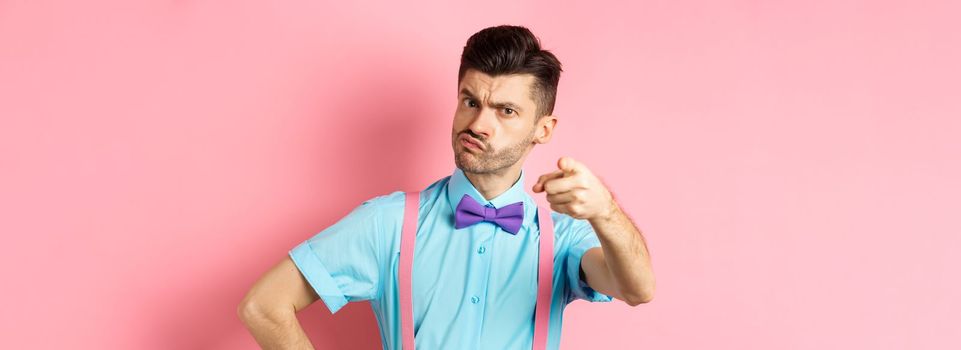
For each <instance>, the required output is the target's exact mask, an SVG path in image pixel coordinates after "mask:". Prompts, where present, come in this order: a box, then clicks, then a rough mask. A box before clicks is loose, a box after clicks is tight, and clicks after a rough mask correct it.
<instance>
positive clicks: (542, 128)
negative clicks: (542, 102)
mask: <svg viewBox="0 0 961 350" xmlns="http://www.w3.org/2000/svg"><path fill="white" fill-rule="evenodd" d="M555 126H557V117H555V116H553V115H545V116H543V117H541V118H540V119H539V120H538V121H537V125H534V129H535V130H534V143H548V142H550V141H551V136H553V135H554V127H555Z"/></svg>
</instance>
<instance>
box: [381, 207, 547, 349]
mask: <svg viewBox="0 0 961 350" xmlns="http://www.w3.org/2000/svg"><path fill="white" fill-rule="evenodd" d="M419 203H420V193H419V192H407V193H406V196H405V198H404V224H403V226H402V229H401V238H400V267H399V271H398V275H397V279H398V282H399V286H398V287H399V288H400V290H399V292H400V321H401V327H400V333H401V339H403V347H402V349H403V350H415V348H414V303H413V300H412V296H411V294H412V289H411V283H412V277H413V274H412V266H413V264H414V241H415V238H416V233H417V216H418V210H419ZM537 219H538V220H537V223H538V225H540V230H541V236H540V242H539V243H538V262H537V306H536V308H535V309H534V345H533V350H539V349H547V327H548V321H549V320H550V313H551V295H552V294H551V287H552V285H553V282H554V222H553V220H551V216H550V212H549V211H546V210H542V209H541V206H537Z"/></svg>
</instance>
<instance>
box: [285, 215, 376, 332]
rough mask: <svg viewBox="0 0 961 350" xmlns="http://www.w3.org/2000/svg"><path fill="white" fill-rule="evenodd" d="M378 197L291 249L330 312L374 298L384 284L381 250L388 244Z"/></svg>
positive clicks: (293, 258) (292, 258) (296, 263)
mask: <svg viewBox="0 0 961 350" xmlns="http://www.w3.org/2000/svg"><path fill="white" fill-rule="evenodd" d="M376 200H377V198H374V199H371V200H367V201H365V202H364V203H362V204H361V205H359V206H357V207H356V208H354V210H352V211H351V212H350V213H349V214H347V215H346V216H345V217H343V218H342V219H340V220H339V221H338V222H337V223H335V224H333V225H331V226H329V227H327V228H326V229H324V230H323V231H321V232H319V233H317V234H316V235H314V236H313V237H310V238H309V239H307V240H305V241H303V242H301V243H300V244H298V245H297V246H295V247H294V248H293V249H291V250H290V251H289V252H288V255H289V256H290V258H291V260H293V261H294V264H295V265H296V266H297V269H298V270H300V273H301V274H302V275H303V276H304V279H306V280H307V282H308V283H309V284H310V286H311V288H313V289H314V291H315V292H317V295H318V296H319V297H320V298H321V299H322V300H323V301H324V304H326V305H327V308H328V309H329V310H330V312H331V313H336V312H337V310H340V308H342V307H343V306H344V305H346V304H347V303H348V302H351V301H362V300H369V299H372V298H374V297H375V296H376V295H377V293H378V292H379V290H378V288H380V287H381V286H380V283H379V282H380V276H381V270H382V269H381V265H382V264H381V261H380V260H381V259H380V257H381V256H383V255H384V254H381V253H380V250H383V249H386V248H387V247H386V246H385V245H384V243H383V241H385V240H384V239H381V238H380V236H381V234H380V232H379V227H380V225H379V222H378V219H380V218H381V216H382V215H380V210H379V208H378V205H377V203H376Z"/></svg>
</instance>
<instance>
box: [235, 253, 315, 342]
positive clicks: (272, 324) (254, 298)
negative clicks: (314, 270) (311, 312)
mask: <svg viewBox="0 0 961 350" xmlns="http://www.w3.org/2000/svg"><path fill="white" fill-rule="evenodd" d="M318 299H319V297H318V296H317V294H316V292H314V290H313V289H312V288H311V287H310V285H308V284H307V281H306V280H305V279H304V277H303V275H301V274H300V271H298V270H297V266H295V265H294V262H293V260H291V259H290V257H289V256H288V257H285V258H284V260H283V261H281V262H280V263H279V264H277V265H275V266H274V267H273V268H271V269H270V270H269V271H267V273H265V274H264V275H263V276H261V277H260V279H259V280H257V282H256V283H254V286H253V287H252V288H251V289H250V291H248V292H247V294H246V295H245V296H244V299H243V301H241V302H240V305H239V306H238V307H237V315H238V316H239V317H240V319H241V321H243V323H244V325H245V326H246V327H247V329H248V330H249V331H250V333H251V335H253V336H254V339H256V340H257V343H258V344H259V345H260V347H261V348H263V349H313V348H314V347H313V345H311V343H310V339H308V338H307V334H306V333H304V329H303V328H302V327H301V326H300V322H299V321H298V320H297V316H296V312H297V311H300V310H302V309H304V308H306V307H307V306H308V305H310V304H312V303H313V302H315V301H317V300H318Z"/></svg>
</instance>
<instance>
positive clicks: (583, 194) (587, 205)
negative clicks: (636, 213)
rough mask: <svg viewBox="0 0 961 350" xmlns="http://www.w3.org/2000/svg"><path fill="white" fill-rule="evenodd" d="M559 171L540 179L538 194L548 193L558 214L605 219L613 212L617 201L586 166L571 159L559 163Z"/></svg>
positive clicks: (536, 189) (561, 159)
mask: <svg viewBox="0 0 961 350" xmlns="http://www.w3.org/2000/svg"><path fill="white" fill-rule="evenodd" d="M557 169H558V170H557V171H554V172H552V173H548V174H544V175H541V177H539V178H538V179H537V183H536V184H534V188H533V191H534V192H535V193H540V192H546V193H547V202H548V203H550V204H551V209H553V210H554V211H556V212H559V213H563V214H567V215H570V216H571V217H574V218H577V219H587V220H593V219H606V218H608V217H609V216H610V215H612V213H611V212H612V211H613V210H614V207H615V206H614V197H613V195H611V192H610V191H608V189H607V186H604V184H603V183H602V182H601V180H600V179H598V178H597V176H594V174H593V173H591V171H590V170H588V169H587V167H586V166H584V164H581V163H580V162H578V161H576V160H574V159H573V158H571V157H561V158H560V159H558V160H557Z"/></svg>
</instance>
